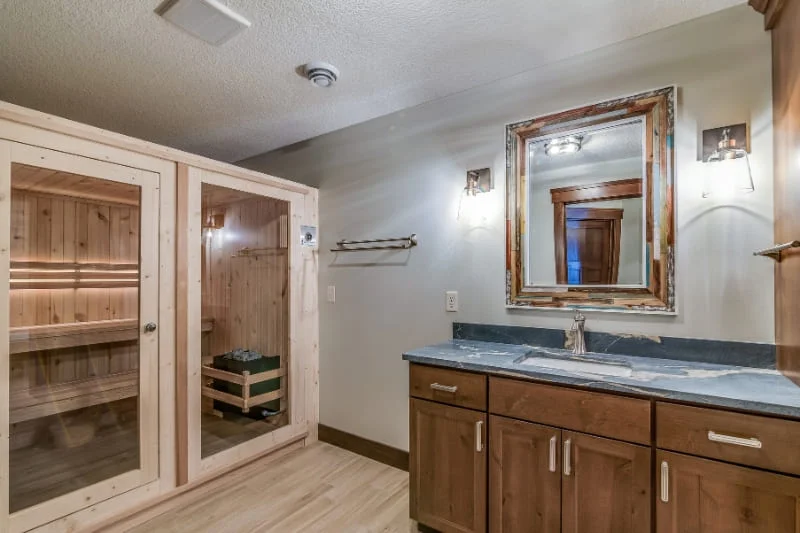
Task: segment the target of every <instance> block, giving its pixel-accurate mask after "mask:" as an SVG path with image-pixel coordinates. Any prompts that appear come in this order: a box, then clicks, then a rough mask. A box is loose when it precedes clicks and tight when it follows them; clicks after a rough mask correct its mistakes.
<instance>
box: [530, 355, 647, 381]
mask: <svg viewBox="0 0 800 533" xmlns="http://www.w3.org/2000/svg"><path fill="white" fill-rule="evenodd" d="M515 362H516V363H517V364H520V365H523V366H538V367H541V368H553V369H557V370H566V371H568V372H569V371H572V372H585V373H587V374H597V375H600V376H615V377H621V378H625V377H630V376H632V375H633V369H632V368H631V367H629V366H627V365H624V364H619V363H609V362H605V361H597V360H585V359H584V360H575V359H567V358H560V357H547V356H543V355H540V354H536V355H533V354H529V355H526V356H523V357H522V358H520V359H519V360H517V361H515Z"/></svg>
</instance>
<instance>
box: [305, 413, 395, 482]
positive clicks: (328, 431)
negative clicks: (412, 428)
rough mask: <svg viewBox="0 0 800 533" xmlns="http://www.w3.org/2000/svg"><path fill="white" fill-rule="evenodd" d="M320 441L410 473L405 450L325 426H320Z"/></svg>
mask: <svg viewBox="0 0 800 533" xmlns="http://www.w3.org/2000/svg"><path fill="white" fill-rule="evenodd" d="M319 440H321V441H322V442H327V443H328V444H333V445H334V446H338V447H339V448H343V449H345V450H347V451H350V452H353V453H356V454H358V455H363V456H364V457H367V458H369V459H372V460H373V461H378V462H379V463H383V464H386V465H389V466H393V467H395V468H399V469H400V470H404V471H406V472H408V452H405V451H403V450H399V449H397V448H393V447H391V446H388V445H386V444H382V443H380V442H375V441H374V440H369V439H365V438H364V437H359V436H358V435H353V434H352V433H347V432H346V431H342V430H339V429H336V428H332V427H330V426H325V425H323V424H320V425H319Z"/></svg>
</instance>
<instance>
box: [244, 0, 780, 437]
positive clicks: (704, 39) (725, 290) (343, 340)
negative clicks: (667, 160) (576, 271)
mask: <svg viewBox="0 0 800 533" xmlns="http://www.w3.org/2000/svg"><path fill="white" fill-rule="evenodd" d="M453 60H457V57H454V58H453ZM770 65H771V58H770V42H769V36H768V34H767V33H766V32H764V31H763V17H761V16H759V15H757V14H756V13H755V12H754V11H753V10H752V9H751V8H749V7H747V6H741V7H737V8H734V9H732V10H728V11H724V12H721V13H718V14H716V15H712V16H710V17H706V18H703V19H698V20H696V21H693V22H690V23H686V24H683V25H680V26H675V27H672V28H669V29H666V30H663V31H660V32H657V33H654V34H650V35H646V36H644V37H642V38H639V39H636V40H634V41H629V42H627V43H622V44H620V45H615V46H613V47H610V48H606V49H603V50H600V51H597V52H593V53H591V54H588V55H584V56H581V57H577V58H573V59H571V60H567V61H563V62H559V63H557V64H553V65H550V66H548V67H545V68H540V69H537V70H534V71H530V72H526V73H524V74H521V75H519V76H515V77H513V78H510V79H505V80H501V81H498V82H495V83H492V84H489V85H486V86H482V87H479V88H477V89H474V90H470V91H466V92H463V93H460V94H457V95H454V96H451V97H447V98H444V99H441V100H437V101H434V102H431V103H429V104H425V105H422V106H419V107H416V108H412V109H408V110H405V111H402V112H398V113H394V114H392V115H388V116H386V117H382V118H379V119H375V120H372V121H369V122H366V123H363V124H360V125H357V126H353V127H350V128H347V129H345V130H340V131H337V132H333V133H331V134H328V135H325V136H322V137H320V138H317V139H313V140H311V141H307V142H304V143H300V144H297V145H293V146H290V147H287V148H284V149H282V150H278V151H275V152H272V153H270V154H266V155H264V156H260V157H259V158H256V159H252V160H249V161H247V162H245V163H244V164H245V165H246V166H249V167H252V168H258V169H261V170H265V171H267V172H270V173H272V174H276V175H280V176H285V177H289V178H292V179H296V180H299V181H304V182H307V183H310V184H313V185H318V186H319V187H320V188H321V192H320V217H321V221H320V226H321V229H320V237H321V243H320V252H319V259H320V266H321V268H320V288H321V290H320V295H321V301H320V307H321V323H320V348H321V375H320V389H321V391H320V393H321V423H323V424H326V425H329V426H333V427H336V428H339V429H341V430H344V431H348V432H351V433H355V434H357V435H361V436H363V437H366V438H370V439H374V440H377V441H380V442H383V443H386V444H389V445H391V446H395V447H398V448H403V449H408V365H407V363H405V362H404V361H402V360H401V359H400V355H401V353H402V352H403V351H404V350H408V349H410V348H415V347H419V346H422V345H425V344H430V343H435V342H439V341H442V340H445V339H448V338H450V336H451V323H452V322H453V321H454V320H458V321H465V322H483V323H496V324H514V325H526V326H541V327H552V328H566V327H568V326H569V325H570V320H571V317H570V315H569V314H565V313H564V312H557V311H550V312H547V311H509V310H506V308H505V306H504V303H505V292H504V267H505V255H504V221H503V217H504V189H505V187H504V171H505V164H504V125H505V124H507V123H511V122H514V121H518V120H520V119H525V118H529V117H534V116H538V115H542V114H545V113H550V112H553V111H558V110H563V109H567V108H571V107H575V106H579V105H582V104H587V103H591V102H596V101H601V100H606V99H611V98H615V97H619V96H623V95H628V94H632V93H636V92H640V91H643V90H647V89H652V88H658V87H663V86H666V85H670V84H676V85H677V86H678V87H679V89H680V92H679V99H678V107H677V117H676V118H677V131H676V156H677V298H678V305H679V315H678V316H677V317H669V316H636V315H623V314H609V313H589V316H588V320H587V328H588V329H589V330H602V331H610V332H631V333H642V334H650V335H670V336H680V337H696V338H709V339H731V340H739V341H757V342H772V341H773V339H774V337H773V265H772V262H771V261H769V260H768V259H764V258H754V257H752V255H751V252H752V251H753V250H754V249H757V248H760V247H764V246H766V245H769V244H770V243H771V242H772V238H773V231H772V224H773V217H772V207H773V205H772V161H771V160H772V111H771V109H772V103H771V85H770V83H771V82H770V79H771V67H770ZM398 75H399V76H402V72H399V73H398ZM332 90H334V91H335V90H338V89H337V88H334V89H332ZM742 121H747V122H748V123H749V124H750V126H751V131H752V154H751V155H752V165H753V176H754V180H755V186H756V190H755V192H754V193H752V194H750V195H747V196H743V197H736V198H734V199H732V200H730V201H728V202H727V203H726V202H724V201H721V200H710V199H706V200H704V199H702V198H701V189H702V173H703V164H702V163H699V162H697V161H696V159H697V151H698V147H699V144H700V132H701V130H702V129H703V128H708V127H715V126H721V125H725V124H731V123H737V122H742ZM486 166H491V167H492V168H493V172H494V175H495V178H496V181H497V188H496V190H495V191H494V192H492V193H491V194H489V195H487V196H486V197H485V198H483V201H484V205H483V207H484V209H485V210H484V215H485V219H483V220H482V221H479V223H477V224H475V223H473V222H474V220H473V218H472V217H467V216H462V217H461V219H460V220H457V219H456V213H457V208H458V203H459V197H460V193H461V190H462V188H463V187H464V184H465V172H466V170H467V169H472V168H482V167H486ZM412 232H416V233H417V234H418V235H419V239H420V245H419V246H418V247H417V248H415V249H413V250H412V251H410V252H397V253H375V252H371V253H366V252H364V253H358V254H339V256H337V255H334V254H332V253H330V252H329V251H328V250H329V248H331V247H332V246H333V245H334V243H335V242H336V241H337V240H338V239H341V238H350V239H355V238H359V237H366V238H369V237H389V236H400V235H407V234H409V233H412ZM355 256H358V257H355ZM327 285H335V286H336V298H337V299H336V303H335V304H329V303H326V301H325V292H326V291H325V287H326V286H327ZM447 289H452V290H458V291H459V295H460V303H461V310H460V311H459V312H458V313H445V311H444V291H445V290H447Z"/></svg>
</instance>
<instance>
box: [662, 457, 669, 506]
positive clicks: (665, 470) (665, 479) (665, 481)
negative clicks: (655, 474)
mask: <svg viewBox="0 0 800 533" xmlns="http://www.w3.org/2000/svg"><path fill="white" fill-rule="evenodd" d="M661 501H662V502H664V503H669V464H668V463H667V462H666V461H661Z"/></svg>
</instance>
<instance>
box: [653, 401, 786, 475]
mask: <svg viewBox="0 0 800 533" xmlns="http://www.w3.org/2000/svg"><path fill="white" fill-rule="evenodd" d="M798 442H800V422H791V421H789V420H778V419H775V418H765V417H761V416H756V415H743V414H740V413H730V412H727V411H717V410H715V409H704V408H701V407H688V406H685V405H676V404H670V403H661V402H659V403H657V405H656V443H657V445H658V447H659V448H664V449H667V450H675V451H679V452H686V453H689V454H692V455H700V456H704V457H710V458H713V459H721V460H723V461H727V462H730V463H740V464H743V465H749V466H756V467H759V468H764V469H768V470H776V471H779V472H786V473H789V474H795V475H800V453H798V452H797V443H798Z"/></svg>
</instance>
